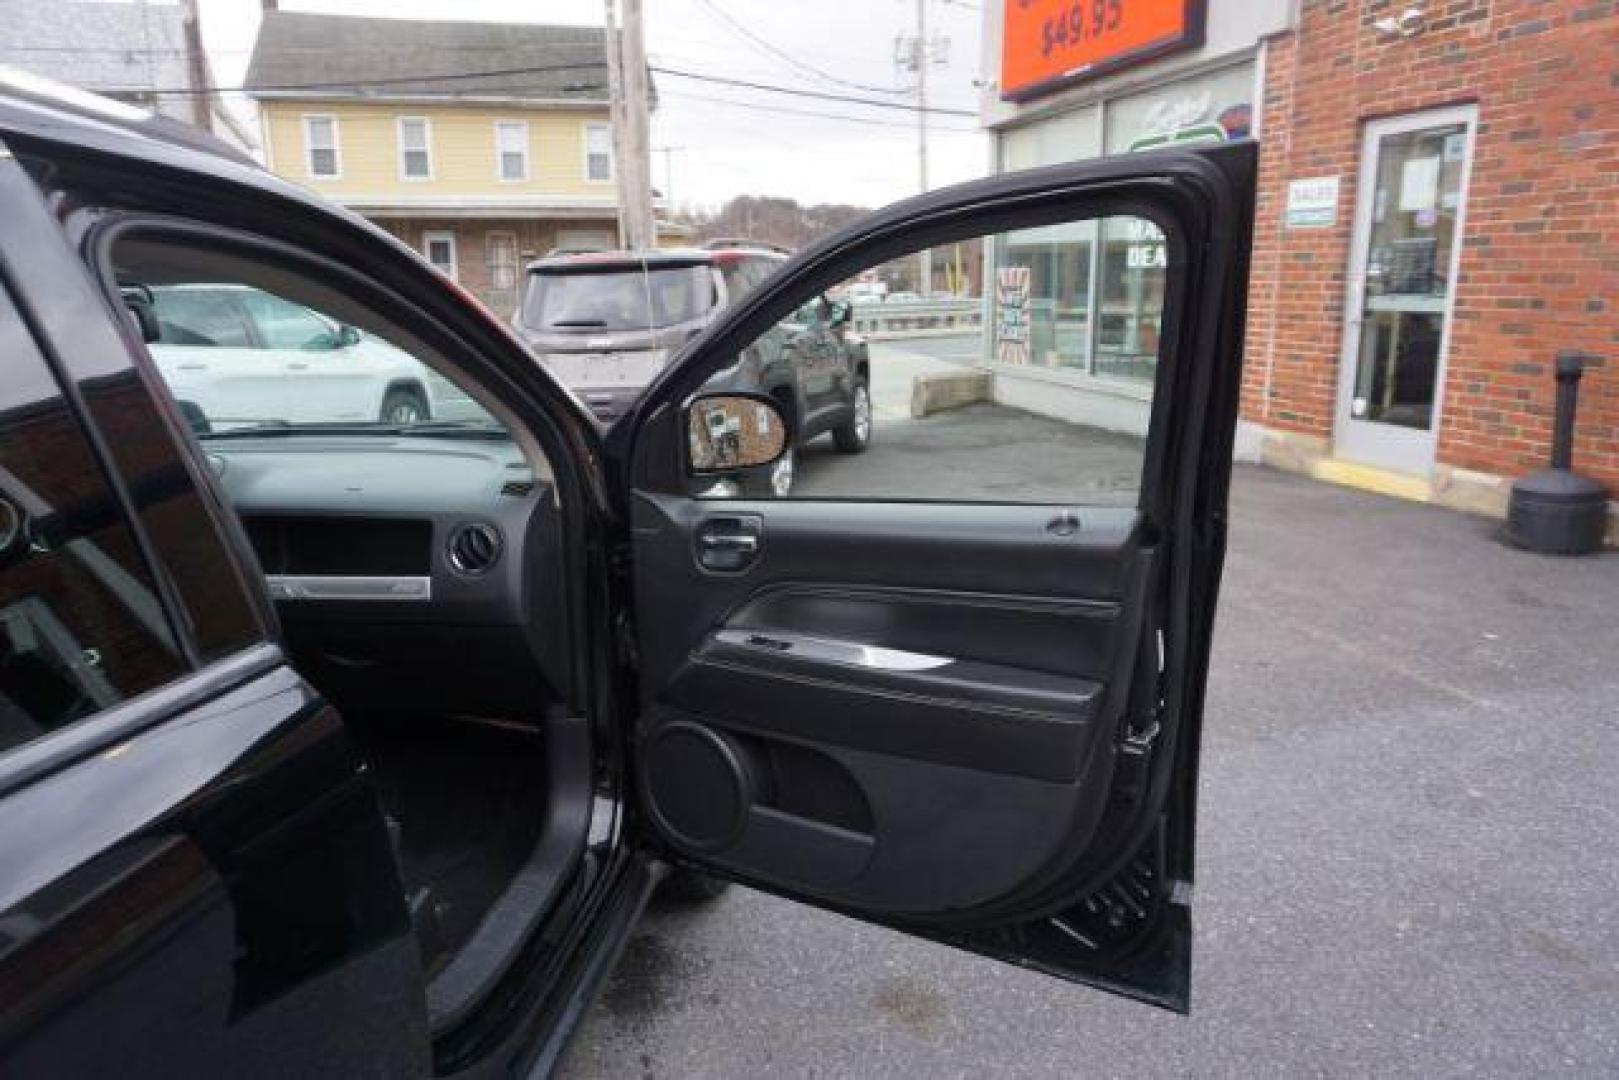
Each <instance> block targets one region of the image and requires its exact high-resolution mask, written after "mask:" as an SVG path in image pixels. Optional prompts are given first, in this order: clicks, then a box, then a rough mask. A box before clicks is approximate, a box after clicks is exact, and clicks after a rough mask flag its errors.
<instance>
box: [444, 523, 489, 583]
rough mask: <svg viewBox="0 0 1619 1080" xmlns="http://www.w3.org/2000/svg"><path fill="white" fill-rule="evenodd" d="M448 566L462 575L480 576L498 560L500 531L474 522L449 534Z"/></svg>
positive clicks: (458, 527)
mask: <svg viewBox="0 0 1619 1080" xmlns="http://www.w3.org/2000/svg"><path fill="white" fill-rule="evenodd" d="M449 557H450V565H451V566H453V567H455V568H456V569H457V570H459V571H461V573H463V574H482V573H485V572H486V571H488V569H489V568H490V567H492V566H494V565H495V563H496V562H498V561H499V559H500V530H498V529H496V528H495V527H494V526H493V525H485V524H482V523H481V522H475V523H473V524H470V525H460V526H457V527H456V530H455V531H454V532H452V533H451V534H450V548H449Z"/></svg>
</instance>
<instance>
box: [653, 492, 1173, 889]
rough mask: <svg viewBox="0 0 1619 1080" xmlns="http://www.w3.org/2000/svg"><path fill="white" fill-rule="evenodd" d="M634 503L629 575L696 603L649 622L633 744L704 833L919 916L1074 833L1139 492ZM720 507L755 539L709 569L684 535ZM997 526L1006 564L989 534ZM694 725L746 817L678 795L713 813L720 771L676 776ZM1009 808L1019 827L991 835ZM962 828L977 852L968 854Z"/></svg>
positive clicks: (773, 866) (681, 601)
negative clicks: (738, 781) (1009, 839)
mask: <svg viewBox="0 0 1619 1080" xmlns="http://www.w3.org/2000/svg"><path fill="white" fill-rule="evenodd" d="M635 505H636V511H637V515H636V526H637V536H638V537H639V538H640V539H641V547H640V552H641V555H642V557H641V559H640V560H639V561H638V563H637V572H638V577H639V578H640V588H641V589H642V590H643V591H648V592H656V593H657V595H659V596H668V597H670V598H671V604H672V605H673V606H674V607H675V608H676V609H677V610H680V611H683V612H685V613H686V616H687V618H686V619H685V620H683V621H682V622H680V623H678V624H670V623H669V622H668V621H666V620H658V621H656V622H654V623H653V624H652V625H649V626H647V627H644V628H643V631H642V637H641V645H642V648H643V653H642V663H643V674H644V676H645V682H646V685H649V686H657V687H659V688H660V690H659V691H658V693H657V694H656V695H655V696H653V697H652V698H651V699H650V700H649V701H648V702H647V708H648V719H647V720H646V722H645V724H644V726H643V729H642V732H641V741H640V744H639V745H640V746H641V747H642V748H643V754H644V761H645V765H646V776H647V777H648V778H649V780H650V778H652V777H658V781H657V783H658V785H659V787H658V789H657V790H653V789H652V788H650V787H649V788H648V790H647V794H648V801H649V804H650V806H651V807H652V809H653V812H654V813H655V814H658V815H659V816H660V819H661V820H662V822H663V823H664V824H665V825H666V827H670V828H671V829H672V830H673V831H674V832H677V833H679V834H680V835H681V837H682V839H683V841H685V842H686V843H688V844H691V845H692V846H693V849H694V850H696V849H701V850H702V851H703V852H704V853H705V855H707V857H710V858H713V859H715V860H716V861H719V862H725V863H728V864H730V865H735V866H738V867H747V866H753V867H756V868H766V869H768V870H769V871H770V872H772V873H773V875H775V876H777V877H779V878H780V879H781V880H784V881H790V882H792V883H793V884H794V885H797V886H800V887H810V888H824V889H825V890H826V894H825V895H826V896H827V897H828V898H833V899H857V900H858V901H859V902H860V903H862V905H865V906H869V907H871V908H873V909H880V910H883V911H888V912H893V913H903V914H907V915H911V916H929V915H937V914H940V913H942V912H948V911H959V910H961V909H965V908H970V907H971V906H972V905H973V904H974V903H975V902H977V901H981V900H983V899H986V898H991V897H995V896H998V895H1001V894H1004V893H1005V892H1006V891H1007V890H1008V888H1010V887H1012V886H1015V885H1016V884H1017V883H1018V882H1019V881H1020V880H1022V879H1023V878H1026V877H1027V876H1028V875H1029V874H1030V873H1031V872H1032V871H1033V870H1034V869H1035V868H1036V867H1038V865H1039V864H1040V863H1041V862H1042V861H1043V860H1045V859H1048V858H1050V857H1051V856H1052V855H1053V854H1055V853H1056V852H1057V851H1058V850H1060V849H1061V847H1062V846H1063V845H1064V843H1065V842H1067V841H1068V840H1069V839H1071V837H1072V833H1073V830H1074V818H1075V815H1076V814H1079V813H1081V812H1082V811H1083V810H1084V809H1085V806H1084V803H1085V800H1086V795H1087V793H1086V792H1085V791H1083V790H1081V789H1082V787H1083V786H1084V783H1083V782H1084V779H1085V777H1084V774H1085V771H1086V769H1087V768H1088V767H1089V766H1090V763H1091V762H1092V761H1093V760H1094V758H1095V751H1096V745H1097V742H1098V737H1099V734H1100V733H1102V732H1104V731H1105V725H1104V723H1103V722H1102V718H1103V709H1104V706H1105V696H1106V692H1107V688H1108V686H1109V684H1110V683H1112V684H1115V685H1116V684H1117V683H1118V682H1119V678H1120V677H1119V675H1118V674H1117V672H1116V668H1117V667H1118V666H1119V665H1121V664H1123V663H1125V662H1126V661H1125V657H1126V656H1128V655H1129V654H1131V653H1132V650H1131V649H1130V648H1129V647H1128V646H1129V643H1128V642H1125V643H1121V642H1120V641H1119V640H1118V636H1119V635H1120V634H1121V633H1126V634H1127V633H1128V630H1129V628H1128V627H1127V626H1126V625H1125V620H1124V619H1123V618H1122V614H1121V612H1122V602H1123V599H1124V597H1125V596H1126V594H1127V593H1129V592H1130V590H1131V588H1132V585H1131V580H1132V578H1135V577H1139V576H1140V575H1142V574H1143V573H1145V572H1146V568H1147V567H1148V565H1149V564H1150V553H1149V550H1148V549H1147V548H1145V547H1144V546H1143V545H1142V544H1141V542H1140V537H1139V536H1138V535H1137V530H1136V527H1135V526H1136V518H1137V515H1136V512H1135V511H1133V510H1128V509H1123V510H1107V511H1097V512H1096V513H1095V515H1094V516H1092V515H1090V514H1087V517H1088V518H1091V527H1090V528H1086V529H1081V530H1076V531H1072V532H1068V533H1067V534H1066V535H1063V534H1060V533H1057V532H1053V531H1052V530H1051V529H1050V528H1049V526H1050V524H1051V522H1052V521H1053V520H1055V519H1056V518H1058V517H1059V516H1060V514H1061V512H1062V511H1061V509H1060V508H1052V507H1041V506H994V505H986V506H978V507H970V508H963V507H960V506H950V505H944V504H925V503H901V504H889V503H842V504H837V505H835V506H832V507H829V506H828V505H827V504H813V503H799V502H790V501H782V502H767V501H761V502H750V503H741V504H737V503H726V504H722V505H715V504H702V503H698V502H694V501H690V500H680V499H657V498H654V497H650V496H640V497H638V498H637V500H636V504H635ZM733 515H747V516H757V517H758V518H759V520H760V521H761V523H762V525H761V528H760V538H761V545H760V548H759V553H758V555H757V557H756V559H755V560H754V562H753V563H752V564H751V565H749V566H748V567H747V568H746V569H745V570H743V571H742V572H740V573H731V574H715V573H713V572H711V571H708V570H706V569H704V568H703V566H702V565H701V563H700V562H699V560H698V557H697V548H696V547H695V545H694V543H693V539H692V538H693V537H694V536H695V535H697V534H698V533H699V532H700V530H701V528H702V525H703V523H704V522H706V521H709V520H713V519H715V518H720V519H725V518H729V517H731V516H733ZM918 536H926V537H928V538H929V544H931V545H932V546H933V547H934V548H935V549H936V550H937V552H939V553H940V554H941V556H943V557H939V558H930V557H925V556H922V555H921V553H919V551H918V541H917V537H918ZM1008 545H1017V547H1018V550H1019V551H1020V560H1019V562H1018V565H1017V566H1016V567H1015V568H1014V567H1012V566H1010V565H1008V564H1006V563H1005V562H1004V561H1001V560H997V559H996V558H995V557H994V553H995V552H996V551H997V550H1005V549H1006V548H1007V546H1008ZM675 597H678V600H677V599H674V598H675ZM705 628H707V629H706V630H705ZM694 640H695V641H696V642H697V644H696V645H695V647H692V645H691V643H692V642H693V641H694ZM671 732H672V733H673V735H672V736H671ZM691 739H707V740H711V741H710V743H709V745H710V746H711V747H713V748H714V749H715V750H716V751H717V752H718V753H720V754H721V755H728V756H729V757H730V758H731V759H732V760H733V761H734V762H735V763H736V765H737V771H736V772H735V773H734V774H733V778H734V777H735V776H740V777H742V779H743V784H742V788H743V789H745V790H746V791H749V792H752V800H751V801H750V802H749V805H748V809H747V810H746V811H745V812H744V813H743V814H742V815H741V816H742V817H743V818H745V819H746V825H745V827H742V828H737V827H736V825H735V819H728V825H723V826H720V827H710V826H708V825H705V824H704V823H703V818H702V817H695V818H694V817H691V816H690V815H692V814H694V813H695V814H708V815H712V813H713V806H712V803H713V792H714V791H715V790H716V789H717V788H716V780H715V777H714V776H713V775H710V774H708V773H706V772H701V773H693V774H692V776H691V786H690V787H689V788H688V789H682V786H681V784H680V782H679V780H678V779H677V778H676V777H677V775H678V773H679V772H680V771H681V770H680V768H679V767H678V766H675V765H668V764H667V762H670V761H677V762H678V761H680V760H682V759H683V758H682V755H683V754H684V755H688V756H689V755H690V753H691V750H692V749H693V747H692V744H691V742H690V740H691ZM1093 786H1094V785H1093ZM723 788H724V782H723V781H720V782H719V783H718V789H720V790H723ZM806 789H809V790H814V791H818V792H819V798H818V799H817V798H813V797H810V796H801V795H799V794H798V793H799V792H802V791H804V790H806ZM806 799H810V801H808V802H806ZM795 808H796V810H795ZM1019 822H1021V823H1022V824H1021V825H1017V829H1018V831H1019V832H1020V833H1021V834H1022V836H1023V838H1024V841H1025V842H1024V843H1023V844H1021V845H1017V846H1014V845H1007V844H1005V843H1003V842H995V841H992V838H994V837H997V836H1001V837H1004V835H1005V830H1006V829H1008V828H1011V827H1013V825H1014V823H1019ZM1029 822H1035V823H1038V827H1037V828H1034V829H1030V828H1029V827H1028V823H1029ZM683 825H684V827H682V826H683ZM721 837H723V838H724V839H723V842H722V841H721V839H720V838H721ZM963 845H968V846H967V847H965V848H964V847H963ZM962 850H973V851H981V852H983V853H984V857H983V858H975V859H974V861H973V865H972V866H971V867H968V868H962V867H960V866H959V865H957V864H959V863H960V861H961V860H960V857H959V852H960V851H962ZM942 868H949V869H950V871H951V872H950V873H949V874H947V875H941V873H940V871H941V869H942ZM945 879H948V882H947V884H948V888H944V887H943V885H944V884H945V883H946V881H945Z"/></svg>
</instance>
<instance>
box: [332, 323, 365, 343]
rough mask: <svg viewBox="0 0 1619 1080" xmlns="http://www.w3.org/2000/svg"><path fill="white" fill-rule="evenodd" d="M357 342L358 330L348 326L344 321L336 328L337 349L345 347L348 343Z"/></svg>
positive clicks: (358, 339)
mask: <svg viewBox="0 0 1619 1080" xmlns="http://www.w3.org/2000/svg"><path fill="white" fill-rule="evenodd" d="M359 343H360V331H359V330H357V329H355V328H354V327H352V326H350V325H349V324H348V323H344V324H343V325H342V326H339V327H338V328H337V347H338V348H339V349H346V348H348V347H349V346H350V345H358V344H359Z"/></svg>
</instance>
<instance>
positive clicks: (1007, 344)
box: [995, 266, 1029, 364]
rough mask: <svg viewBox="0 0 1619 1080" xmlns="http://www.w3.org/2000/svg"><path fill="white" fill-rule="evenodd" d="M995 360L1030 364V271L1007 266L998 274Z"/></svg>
mask: <svg viewBox="0 0 1619 1080" xmlns="http://www.w3.org/2000/svg"><path fill="white" fill-rule="evenodd" d="M995 358H996V359H997V360H999V361H1000V362H1001V363H1003V364H1027V363H1028V362H1029V268H1028V267H1027V266H1003V267H1001V268H1000V269H999V270H997V271H996V273H995Z"/></svg>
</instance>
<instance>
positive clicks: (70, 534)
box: [0, 294, 186, 754]
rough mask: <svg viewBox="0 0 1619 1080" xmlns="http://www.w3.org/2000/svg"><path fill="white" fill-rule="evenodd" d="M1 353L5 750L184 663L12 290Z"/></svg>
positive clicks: (1, 326) (0, 642) (1, 748)
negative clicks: (18, 308) (15, 301)
mask: <svg viewBox="0 0 1619 1080" xmlns="http://www.w3.org/2000/svg"><path fill="white" fill-rule="evenodd" d="M0 356H3V357H5V363H6V368H5V371H6V376H5V378H4V379H3V380H0V754H3V753H4V752H6V751H7V750H10V749H12V748H14V747H16V746H20V745H22V744H23V743H26V742H28V741H30V740H31V739H34V738H36V737H39V736H41V735H45V734H48V733H50V732H51V731H54V730H56V729H58V728H61V727H65V726H66V725H68V724H71V723H74V722H75V721H78V720H82V719H84V718H85V717H88V716H90V715H92V714H94V713H96V712H99V711H100V710H102V709H105V708H108V707H109V706H112V705H116V704H117V703H118V702H120V701H123V700H124V699H126V698H129V697H133V696H134V695H136V694H139V693H142V692H144V691H146V690H151V689H153V688H155V687H157V686H160V685H162V684H163V683H165V682H168V681H170V680H172V679H175V678H178V677H179V676H180V675H182V674H183V673H184V671H185V668H186V662H185V660H184V658H183V656H182V654H181V652H180V650H179V649H178V647H177V646H176V644H175V639H174V634H173V631H172V629H171V627H170V625H169V623H168V618H167V615H166V613H165V610H164V607H163V604H162V602H161V601H160V599H159V594H158V591H157V588H156V586H155V584H154V581H153V578H152V574H151V570H150V568H149V567H148V566H147V564H146V561H145V559H144V558H142V556H141V554H140V550H139V548H138V547H137V545H136V542H135V537H134V534H133V533H132V531H131V530H130V528H129V525H128V523H127V521H126V520H125V518H124V516H123V511H122V507H121V505H120V504H119V502H118V500H117V499H116V498H115V497H114V495H113V491H112V488H111V486H110V485H109V484H108V482H107V478H106V475H105V474H104V473H103V472H102V469H101V465H100V462H99V461H98V460H97V459H96V457H95V455H94V454H93V452H92V451H91V448H90V443H89V441H88V439H87V438H86V436H85V434H84V431H83V429H82V428H81V427H80V425H79V421H78V418H77V417H76V416H75V414H74V413H73V411H72V409H70V408H69V406H68V403H67V401H66V400H65V399H64V398H63V396H62V391H61V388H60V387H59V386H58V384H57V382H56V380H55V378H54V376H53V375H52V374H51V371H50V369H49V368H48V367H47V366H46V364H45V361H44V358H43V357H42V356H41V355H40V353H39V351H38V349H37V347H36V345H35V343H34V340H33V338H32V336H31V335H30V334H29V333H28V331H27V329H26V328H25V327H24V325H23V324H22V322H21V320H20V319H19V318H18V315H17V311H16V309H15V308H14V307H13V306H12V305H11V301H10V299H9V298H7V297H6V296H5V295H4V294H0ZM134 390H135V392H137V393H141V392H143V391H142V389H141V387H140V386H139V385H138V384H136V386H135V387H134Z"/></svg>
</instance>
